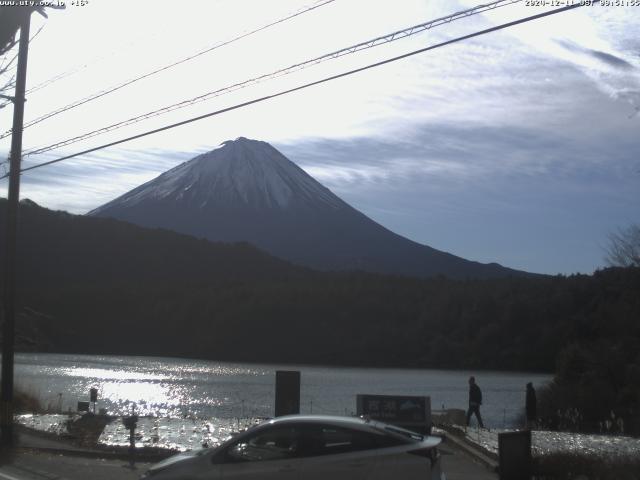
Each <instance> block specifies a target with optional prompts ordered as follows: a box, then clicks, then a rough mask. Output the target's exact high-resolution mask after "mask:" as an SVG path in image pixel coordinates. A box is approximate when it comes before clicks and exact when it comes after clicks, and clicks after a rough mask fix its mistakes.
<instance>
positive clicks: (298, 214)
mask: <svg viewBox="0 0 640 480" xmlns="http://www.w3.org/2000/svg"><path fill="white" fill-rule="evenodd" d="M88 215H93V216H100V217H113V218H116V219H119V220H124V221H127V222H131V223H134V224H137V225H141V226H145V227H160V228H166V229H169V230H174V231H177V232H180V233H185V234H189V235H193V236H196V237H201V238H206V239H209V240H212V241H218V242H239V241H244V242H249V243H251V244H253V245H255V246H257V247H259V248H262V249H263V250H266V251H267V252H269V253H271V254H272V255H275V256H276V257H280V258H282V259H285V260H289V261H291V262H292V263H296V264H300V265H304V266H308V267H312V268H315V269H319V270H364V271H369V272H379V273H392V274H400V275H411V276H420V277H426V276H434V275H438V274H442V275H445V276H448V277H452V278H492V277H502V276H507V275H522V274H525V273H524V272H519V271H516V270H511V269H508V268H505V267H502V266H500V265H498V264H496V263H490V264H482V263H478V262H473V261H469V260H465V259H463V258H460V257H457V256H454V255H451V254H449V253H446V252H442V251H439V250H436V249H433V248H431V247H428V246H426V245H421V244H419V243H416V242H413V241H411V240H409V239H407V238H404V237H402V236H400V235H397V234H395V233H393V232H391V231H389V230H387V229H386V228H384V227H383V226H381V225H379V224H378V223H376V222H374V221H373V220H371V219H370V218H368V217H367V216H365V215H364V214H362V213H361V212H359V211H358V210H356V209H354V208H353V207H351V206H350V205H348V204H347V203H345V202H344V201H343V200H341V199H340V198H338V197H337V196H336V195H334V194H333V193H332V192H331V191H330V190H329V189H327V188H326V187H324V186H323V185H321V184H320V183H319V182H317V181H316V180H314V179H313V178H312V177H311V176H309V175H308V174H307V173H306V172H304V170H302V169H301V168H300V167H298V166H297V165H296V164H295V163H293V162H291V161H290V160H288V159H287V158H286V157H285V156H284V155H282V154H281V153H280V152H279V151H278V150H276V149H275V148H274V147H272V146H271V145H269V144H268V143H266V142H261V141H256V140H249V139H246V138H243V137H240V138H238V139H236V140H235V141H227V142H224V143H223V144H221V145H220V146H219V147H218V148H216V149H214V150H212V151H210V152H208V153H204V154H202V155H198V156H197V157H195V158H193V159H192V160H189V161H187V162H184V163H182V164H181V165H178V166H177V167H174V168H173V169H171V170H168V171H166V172H165V173H163V174H161V175H160V176H158V177H156V178H155V179H153V180H151V181H149V182H147V183H145V184H143V185H140V186H139V187H137V188H135V189H133V190H131V191H129V192H128V193H125V194H124V195H122V196H121V197H119V198H116V199H115V200H113V201H111V202H109V203H106V204H105V205H103V206H101V207H99V208H96V209H95V210H92V211H91V212H89V213H88Z"/></svg>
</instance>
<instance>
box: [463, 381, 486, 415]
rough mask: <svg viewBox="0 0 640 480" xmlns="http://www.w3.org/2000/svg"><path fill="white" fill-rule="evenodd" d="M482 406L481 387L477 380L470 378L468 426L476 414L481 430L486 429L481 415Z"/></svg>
mask: <svg viewBox="0 0 640 480" xmlns="http://www.w3.org/2000/svg"><path fill="white" fill-rule="evenodd" d="M480 405H482V390H480V387H479V386H478V385H476V378H475V377H469V410H467V426H469V420H471V415H472V414H473V413H475V414H476V418H477V419H478V425H480V428H484V424H483V423H482V416H481V415H480Z"/></svg>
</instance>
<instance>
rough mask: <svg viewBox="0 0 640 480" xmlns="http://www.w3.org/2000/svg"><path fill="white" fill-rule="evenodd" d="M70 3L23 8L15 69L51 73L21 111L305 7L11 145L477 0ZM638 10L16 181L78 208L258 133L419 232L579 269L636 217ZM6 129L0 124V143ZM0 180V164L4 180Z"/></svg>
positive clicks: (622, 9)
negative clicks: (21, 45)
mask: <svg viewBox="0 0 640 480" xmlns="http://www.w3.org/2000/svg"><path fill="white" fill-rule="evenodd" d="M325 1H326V0H325ZM67 3H68V5H67V8H66V9H65V10H61V11H49V18H48V19H44V18H42V17H40V16H38V15H34V17H33V20H32V26H31V34H32V36H33V35H34V34H35V33H36V32H39V33H38V34H37V35H36V36H35V37H34V38H32V41H31V45H30V51H29V65H28V72H27V88H28V89H31V88H34V87H38V86H40V85H42V84H43V82H47V81H48V80H50V79H54V78H57V77H59V78H58V79H57V80H55V81H51V82H47V83H46V86H44V87H43V88H39V89H34V90H33V91H32V92H28V94H27V103H26V106H25V121H27V122H28V121H30V120H33V119H36V118H38V117H40V116H42V115H44V114H46V113H48V112H51V111H54V110H57V109H58V108H60V107H63V106H65V105H68V104H70V103H72V102H75V101H77V100H79V99H82V98H85V97H87V96H89V95H92V94H94V93H96V92H100V91H104V90H107V89H110V88H112V87H115V86H118V85H120V84H122V83H123V82H125V81H127V80H130V79H133V78H136V77H139V76H141V75H144V74H146V73H148V72H150V71H153V70H155V69H158V68H160V67H163V66H166V65H168V64H171V63H174V62H176V61H178V60H180V59H183V58H185V57H188V56H191V55H193V54H195V53H197V52H199V51H202V50H204V49H207V48H210V47H212V46H215V45H217V44H219V43H221V42H224V41H227V40H230V39H233V38H235V37H237V36H238V35H240V34H243V33H247V32H250V31H252V30H254V29H256V28H258V27H261V26H264V25H266V24H269V23H271V22H274V21H276V20H279V19H282V18H284V17H287V16H289V15H290V14H292V13H293V12H297V11H300V10H301V9H305V8H307V7H309V6H313V5H316V6H317V8H315V9H313V10H311V11H309V12H306V13H303V14H300V15H298V16H296V17H294V18H292V19H290V20H287V21H285V22H281V23H278V24H276V25H274V26H272V27H270V28H267V29H264V30H262V31H260V32H258V33H255V34H251V35H248V36H246V37H245V38H242V39H241V40H238V41H234V42H232V43H229V44H227V45H224V46H221V47H219V48H216V49H214V50H212V51H210V52H208V53H206V54H203V55H200V56H198V57H197V58H195V59H193V60H190V61H188V62H184V63H182V64H180V65H178V66H176V67H173V68H170V69H167V70H164V71H163V72H161V73H159V74H157V75H153V76H151V77H149V78H145V79H143V80H140V81H137V82H135V83H133V84H131V85H129V86H127V87H126V88H122V89H119V90H117V91H116V92H113V93H110V94H107V95H104V96H103V97H101V98H99V99H97V100H95V101H91V102H87V103H86V104H84V105H82V106H79V107H77V108H74V109H71V110H69V111H67V112H64V113H62V114H59V115H56V116H54V117H52V118H50V119H48V120H45V121H42V122H40V123H38V124H36V125H33V126H31V127H29V128H27V129H25V131H24V142H23V146H24V150H25V152H28V151H29V150H31V149H34V148H36V147H42V146H47V145H50V144H53V143H57V142H58V141H61V140H65V139H67V138H71V137H75V136H77V135H81V134H83V133H85V132H88V131H91V130H94V129H97V128H101V127H103V126H106V125H111V124H113V123H116V122H119V121H121V120H125V119H128V118H132V117H136V116H138V115H141V114H144V113H146V112H149V111H153V110H156V109H158V108H161V107H164V106H166V105H171V104H174V103H176V102H181V101H183V100H187V99H191V98H194V97H197V96H200V95H202V94H204V93H206V92H210V91H214V90H217V89H221V88H224V87H227V86H229V85H233V84H236V83H238V82H242V81H244V80H247V79H251V78H255V77H258V76H261V75H264V74H268V73H271V72H273V71H277V70H279V69H282V68H284V67H288V66H290V65H293V64H296V63H299V62H302V61H305V60H308V59H312V58H315V57H318V56H321V55H324V54H326V53H331V52H334V51H336V50H339V49H342V48H344V47H348V46H351V45H354V44H357V43H359V42H363V41H367V40H369V39H372V38H376V37H378V36H382V35H386V34H388V33H391V32H394V31H397V30H401V29H405V28H407V27H410V26H413V25H417V24H421V23H424V22H426V21H429V20H433V19H436V18H440V17H443V16H446V15H450V14H452V13H455V12H459V11H462V10H465V9H469V8H472V7H474V6H476V5H478V4H480V3H481V2H479V1H477V0H475V1H474V0H464V1H456V0H446V1H445V0H395V1H393V2H390V1H388V0H334V1H332V2H329V3H326V4H323V3H324V1H316V2H314V1H313V0H273V1H269V2H265V1H264V0H208V1H205V0H202V1H198V0H188V1H184V2H180V3H177V2H169V1H165V0H153V1H152V0H137V1H136V2H130V1H124V0H122V1H120V0H88V1H86V2H84V4H83V5H81V6H80V5H78V3H83V2H73V3H74V4H73V5H72V2H71V1H68V2H67ZM482 3H487V2H486V1H483V2H482ZM505 3H506V2H505ZM567 3H569V2H567ZM550 9H551V7H547V8H541V7H531V6H527V5H526V2H524V1H523V2H515V3H513V4H510V5H505V6H502V7H500V8H496V9H494V10H491V11H488V12H484V13H482V14H478V15H473V16H469V17H466V18H463V19H459V20H456V21H453V22H450V23H446V24H444V25H441V26H438V27H434V28H432V29H430V30H426V31H423V32H422V33H419V34H416V35H413V36H411V37H408V38H403V39H400V40H397V41H394V42H391V43H387V44H384V45H380V46H377V47H375V48H371V49H368V50H365V51H360V52H357V53H354V54H350V55H345V56H343V57H340V58H337V59H333V60H330V61H326V62H323V63H320V64H317V65H314V66H311V67H310V68H307V69H304V70H300V71H297V72H295V73H291V74H289V75H286V76H282V77H279V78H276V79H270V80H268V81H264V82H260V83H258V84H254V85H250V86H247V87H246V88H242V89H238V90H236V91H232V92H230V93H226V94H224V95H220V96H217V97H214V98H211V99H209V100H207V101H204V102H200V103H197V104H193V105H191V106H188V107H187V108H181V109H178V110H175V111H172V112H170V113H166V114H164V115H160V116H156V117H153V118H150V119H148V120H145V121H141V122H138V123H135V124H132V125H128V126H126V127H124V128H120V129H117V130H114V131H111V132H108V133H105V134H103V135H100V136H96V137H94V138H91V139H88V140H84V141H82V142H78V143H75V144H72V145H68V146H65V147H62V148H57V149H54V150H52V151H49V152H46V153H43V154H38V155H26V156H25V158H24V166H25V167H28V166H30V165H34V164H37V163H41V162H44V161H48V160H52V159H55V158H60V157H62V156H65V155H69V154H73V153H77V152H80V151H83V150H86V149H89V148H92V147H95V146H99V145H103V144H106V143H109V142H111V141H115V140H118V139H121V138H125V137H128V136H132V135H135V134H138V133H141V132H144V131H148V130H151V129H154V128H158V127H161V126H164V125H168V124H171V123H174V122H178V121H181V120H185V119H188V118H191V117H195V116H198V115H202V114H204V113H208V112H212V111H216V110H219V109H223V108H226V107H229V106H231V105H235V104H238V103H242V102H246V101H248V100H251V99H254V98H258V97H261V96H264V95H269V94H273V93H275V92H278V91H281V90H284V89H288V88H291V87H294V86H297V85H300V84H303V83H307V82H310V81H315V80H318V79H321V78H324V77H327V76H331V75H335V74H337V73H340V72H344V71H348V70H351V69H354V68H359V67H362V66H365V65H368V64H371V63H375V62H378V61H381V60H384V59H387V58H391V57H394V56H397V55H401V54H404V53H407V52H411V51H414V50H417V49H420V48H424V47H426V46H429V45H435V44H437V43H439V42H443V41H446V40H449V39H453V38H456V37H459V36H462V35H467V34H469V33H472V32H475V31H479V30H482V29H486V28H489V27H492V26H495V25H498V24H501V23H505V22H509V21H512V20H516V19H518V18H522V17H527V16H530V15H534V14H537V13H541V12H543V11H548V10H550ZM638 24H640V7H634V6H612V7H605V6H601V5H596V6H592V7H582V8H578V9H574V10H571V11H569V12H564V13H560V14H557V15H553V16H550V17H546V18H544V19H539V20H535V21H532V22H528V23H525V24H522V25H519V26H515V27H511V28H508V29H505V30H501V31H499V32H494V33H490V34H487V35H484V36H481V37H476V38H474V39H470V40H465V41H463V42H459V43H456V44H454V45H449V46H445V47H442V48H438V49H435V50H431V51H428V52H425V53H421V54H419V55H414V56H412V57H409V58H406V59H403V60H400V61H396V62H393V63H390V64H387V65H384V66H381V67H377V68H373V69H370V70H367V71H365V72H361V73H358V74H355V75H351V76H349V77H345V78H341V79H338V80H335V81H331V82H327V83H323V84H322V85H318V86H315V87H312V88H308V89H305V90H302V91H299V92H296V93H293V94H290V95H286V96H282V97H278V98H276V99H272V100H268V101H266V102H262V103H259V104H255V105H251V106H249V107H246V108H241V109H237V110H234V111H231V112H228V113H224V114H221V115H217V116H214V117H211V118H208V119H205V120H202V121H199V122H194V123H190V124H189V125H185V126H182V127H178V128H174V129H171V130H168V131H165V132H162V133H159V134H155V135H151V136H147V137H144V138H141V139H138V140H135V141H132V142H128V143H124V144H121V145H118V146H114V147H110V148H107V149H103V150H99V151H96V152H93V153H90V154H86V155H82V156H79V157H76V158H73V159H70V160H68V161H64V162H60V163H57V164H55V165H51V166H48V167H43V168H39V169H36V170H32V171H30V172H25V173H24V174H23V175H22V183H21V195H20V196H21V198H30V199H31V200H33V201H35V202H37V203H38V204H40V205H42V206H45V207H48V208H51V209H57V210H66V211H69V212H72V213H77V214H83V213H86V212H87V211H89V210H91V209H93V208H96V207H98V206H100V205H102V204H103V203H106V202H107V201H110V200H112V199H114V198H116V197H117V196H119V195H121V194H123V193H125V192H127V191H128V190H130V189H132V188H134V187H136V186H137V185H139V184H141V183H143V182H146V181H148V180H150V179H152V178H154V177H155V176H157V175H158V174H160V173H162V172H163V171H165V170H167V169H169V168H171V167H173V166H175V165H177V164H179V163H182V162H184V161H186V160H189V159H190V158H192V157H194V156H196V155H197V154H199V153H202V152H205V151H208V150H211V149H213V148H215V147H216V146H217V145H218V144H220V143H221V142H223V141H225V140H229V139H234V138H237V137H239V136H244V137H248V138H253V139H257V140H263V141H267V142H269V143H271V144H272V145H274V146H275V147H276V148H278V149H279V150H280V151H281V152H282V153H283V154H285V155H286V156H287V157H288V158H289V159H290V160H292V161H293V162H295V163H296V164H298V165H299V166H300V167H302V168H303V169H304V170H305V171H306V172H307V173H309V174H310V175H312V176H313V177H314V178H316V179H317V180H318V181H320V182H321V183H322V184H324V185H325V186H327V187H328V188H330V189H331V190H332V191H333V192H334V193H336V194H337V195H338V196H340V197H341V198H342V199H344V200H345V201H347V202H348V203H350V204H351V205H352V206H354V207H355V208H357V209H359V210H360V211H362V212H363V213H365V214H366V215H368V216H369V217H370V218H372V219H374V220H375V221H377V222H378V223H380V224H382V225H384V226H385V227H387V228H389V229H391V230H393V231H395V232H397V233H399V234H401V235H403V236H405V237H408V238H410V239H412V240H415V241H417V242H420V243H423V244H426V245H429V246H431V247H434V248H437V249H439V250H443V251H447V252H450V253H453V254H455V255H458V256H461V257H464V258H467V259H470V260H476V261H481V262H498V263H500V264H502V265H505V266H508V267H511V268H516V269H521V270H527V271H531V272H539V273H548V274H558V273H560V274H572V273H591V272H593V271H594V270H596V269H598V268H602V267H604V266H605V263H604V256H605V249H606V246H607V242H608V236H609V235H610V234H611V233H612V232H615V231H616V230H617V229H620V228H624V227H626V226H628V225H630V224H632V223H638V222H640V218H639V217H640V215H639V213H638V206H639V205H640V157H639V153H640V134H639V133H640V132H639V130H640V113H639V111H640V37H638V35H637V25H638ZM9 55H11V54H9ZM11 118H12V109H11V107H6V108H3V109H1V110H0V130H1V132H4V131H6V130H7V129H9V128H10V127H11ZM9 143H10V137H8V138H5V139H2V140H0V159H4V158H6V157H7V154H8V150H9ZM3 168H6V165H5V166H0V170H1V169H3ZM6 189H7V181H6V180H3V181H0V195H2V196H6Z"/></svg>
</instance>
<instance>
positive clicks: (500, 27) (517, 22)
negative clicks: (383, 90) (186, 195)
mask: <svg viewBox="0 0 640 480" xmlns="http://www.w3.org/2000/svg"><path fill="white" fill-rule="evenodd" d="M597 1H598V0H595V2H594V3H596V2H597ZM582 6H584V5H583V4H580V3H576V4H573V5H568V6H566V7H561V8H557V9H555V10H550V11H548V12H543V13H539V14H536V15H531V16H529V17H524V18H520V19H518V20H514V21H511V22H507V23H503V24H500V25H497V26H495V27H491V28H487V29H484V30H480V31H477V32H474V33H470V34H467V35H464V36H461V37H456V38H454V39H451V40H447V41H445V42H441V43H437V44H435V45H430V46H428V47H424V48H421V49H418V50H414V51H412V52H409V53H405V54H402V55H398V56H396V57H392V58H388V59H386V60H382V61H379V62H376V63H372V64H369V65H366V66H364V67H360V68H356V69H353V70H349V71H346V72H343V73H339V74H336V75H332V76H330V77H325V78H323V79H320V80H316V81H313V82H309V83H305V84H303V85H299V86H297V87H293V88H289V89H287V90H282V91H280V92H277V93H274V94H271V95H266V96H264V97H260V98H255V99H253V100H249V101H246V102H243V103H238V104H235V105H232V106H230V107H226V108H223V109H220V110H216V111H214V112H210V113H206V114H204V115H199V116H197V117H193V118H189V119H187V120H183V121H181V122H177V123H173V124H170V125H166V126H164V127H161V128H156V129H154V130H149V131H147V132H143V133H140V134H137V135H133V136H131V137H127V138H123V139H120V140H116V141H114V142H110V143H106V144H104V145H100V146H98V147H94V148H90V149H88V150H84V151H82V152H77V153H74V154H72V155H67V156H64V157H61V158H56V159H54V160H49V161H47V162H42V163H39V164H37V165H32V166H31V167H27V168H23V169H21V170H20V172H26V171H29V170H34V169H36V168H41V167H45V166H48V165H53V164H54V163H58V162H62V161H64V160H69V159H71V158H75V157H79V156H80V155H85V154H87V153H92V152H95V151H98V150H103V149H105V148H108V147H113V146H115V145H120V144H122V143H125V142H129V141H132V140H137V139H139V138H142V137H146V136H149V135H153V134H155V133H160V132H164V131H166V130H170V129H172V128H176V127H180V126H182V125H187V124H189V123H193V122H197V121H198V120H203V119H205V118H209V117H213V116H216V115H220V114H223V113H226V112H230V111H232V110H237V109H240V108H244V107H247V106H249V105H253V104H256V103H260V102H264V101H266V100H271V99H274V98H277V97H281V96H283V95H287V94H290V93H293V92H297V91H300V90H304V89H307V88H309V87H313V86H316V85H320V84H322V83H325V82H329V81H331V80H337V79H339V78H343V77H347V76H350V75H353V74H356V73H360V72H363V71H365V70H370V69H372V68H376V67H380V66H382V65H386V64H388V63H392V62H396V61H398V60H402V59H405V58H408V57H412V56H414V55H418V54H420V53H424V52H428V51H430V50H435V49H437V48H440V47H444V46H447V45H451V44H454V43H458V42H462V41H464V40H469V39H471V38H474V37H479V36H481V35H486V34H488V33H492V32H496V31H498V30H503V29H505V28H509V27H513V26H515V25H520V24H522V23H526V22H530V21H533V20H537V19H540V18H543V17H548V16H550V15H555V14H558V13H562V12H566V11H569V10H573V9H575V8H580V7H582ZM6 177H7V175H3V176H2V177H0V180H1V179H3V178H6Z"/></svg>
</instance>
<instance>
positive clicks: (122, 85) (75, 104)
mask: <svg viewBox="0 0 640 480" xmlns="http://www.w3.org/2000/svg"><path fill="white" fill-rule="evenodd" d="M335 1H336V0H324V1H321V2H320V3H315V4H313V5H311V6H309V7H304V8H303V9H301V10H298V11H296V12H294V13H292V14H290V15H287V16H286V17H283V18H280V19H278V20H275V21H273V22H271V23H268V24H266V25H262V26H261V27H258V28H256V29H254V30H251V31H249V32H246V33H243V34H241V35H237V36H235V37H233V38H232V39H230V40H225V41H223V42H220V43H217V44H215V45H213V46H211V47H208V48H206V49H204V50H200V51H199V52H197V53H195V54H193V55H190V56H188V57H185V58H182V59H180V60H178V61H176V62H173V63H170V64H169V65H165V66H163V67H160V68H158V69H156V70H152V71H151V72H148V73H145V74H144V75H140V76H138V77H135V78H132V79H129V80H127V81H125V82H123V83H120V84H118V85H116V86H113V87H110V88H107V89H105V90H101V91H99V92H97V93H94V94H91V95H89V96H88V97H85V98H83V99H80V100H77V101H75V102H72V103H70V104H68V105H65V106H64V107H61V108H58V109H57V110H53V111H52V112H49V113H46V114H44V115H42V116H40V117H38V118H35V119H34V120H31V121H29V122H27V123H25V125H24V127H23V128H28V127H31V126H33V125H36V124H38V123H40V122H43V121H45V120H47V119H49V118H51V117H54V116H56V115H59V114H61V113H63V112H67V111H69V110H72V109H74V108H77V107H79V106H81V105H84V104H86V103H89V102H92V101H94V100H97V99H98V98H101V97H104V96H105V95H109V94H111V93H114V92H117V91H118V90H120V89H122V88H125V87H127V86H129V85H132V84H134V83H136V82H139V81H140V80H144V79H145V78H149V77H152V76H154V75H157V74H158V73H161V72H164V71H167V70H169V69H171V68H173V67H176V66H178V65H181V64H183V63H186V62H188V61H190V60H193V59H195V58H198V57H200V56H202V55H204V54H206V53H209V52H212V51H213V50H217V49H218V48H222V47H224V46H226V45H229V44H231V43H234V42H237V41H239V40H242V39H243V38H246V37H249V36H250V35H254V34H256V33H259V32H261V31H263V30H266V29H268V28H270V27H273V26H275V25H278V24H280V23H283V22H286V21H288V20H291V19H292V18H295V17H298V16H300V15H303V14H305V13H307V12H310V11H312V10H315V9H317V8H320V7H322V6H324V5H327V4H329V3H333V2H335ZM60 78H62V77H60ZM9 135H11V130H7V131H6V132H4V133H3V134H2V135H0V140H1V139H3V138H5V137H8V136H9Z"/></svg>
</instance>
